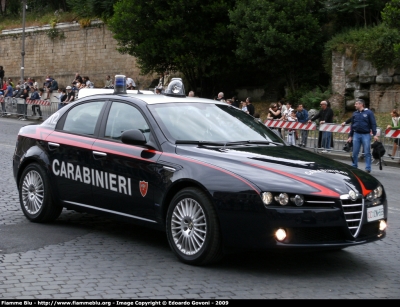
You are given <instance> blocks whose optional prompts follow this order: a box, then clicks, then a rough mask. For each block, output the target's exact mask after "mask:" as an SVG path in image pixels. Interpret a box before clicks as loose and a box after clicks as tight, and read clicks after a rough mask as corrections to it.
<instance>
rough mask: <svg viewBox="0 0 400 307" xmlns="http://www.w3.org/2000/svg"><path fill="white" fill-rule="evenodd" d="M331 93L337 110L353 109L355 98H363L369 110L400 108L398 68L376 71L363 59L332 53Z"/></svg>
mask: <svg viewBox="0 0 400 307" xmlns="http://www.w3.org/2000/svg"><path fill="white" fill-rule="evenodd" d="M332 91H333V93H334V94H335V97H336V99H337V100H338V101H339V102H338V103H336V105H334V106H336V107H339V108H340V107H342V106H345V108H346V109H348V110H352V109H354V102H355V99H357V98H362V99H364V100H365V101H366V103H367V105H368V106H369V108H374V109H375V110H376V111H377V112H390V111H391V110H392V109H394V108H399V105H400V68H399V69H395V68H385V69H382V70H380V71H378V70H377V69H376V68H375V67H373V66H372V64H371V63H370V62H368V61H367V60H365V59H364V58H363V57H362V56H361V57H360V58H358V59H357V60H353V59H350V58H348V57H346V56H345V55H342V54H339V53H333V54H332ZM338 97H340V99H339V98H338Z"/></svg>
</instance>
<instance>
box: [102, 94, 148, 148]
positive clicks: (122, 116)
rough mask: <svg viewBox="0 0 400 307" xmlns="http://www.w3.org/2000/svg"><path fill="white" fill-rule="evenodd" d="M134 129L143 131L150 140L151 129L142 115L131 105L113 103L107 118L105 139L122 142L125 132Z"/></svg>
mask: <svg viewBox="0 0 400 307" xmlns="http://www.w3.org/2000/svg"><path fill="white" fill-rule="evenodd" d="M133 129H135V130H136V129H138V130H140V131H142V132H143V133H144V135H145V137H146V139H147V140H148V139H149V133H150V129H149V126H148V125H147V122H146V120H145V119H144V117H143V115H142V113H140V111H139V110H138V109H136V108H135V107H133V106H131V105H129V104H126V103H122V102H113V103H112V106H111V109H110V113H109V115H108V118H107V125H106V132H105V135H104V137H106V138H110V139H113V140H121V135H122V133H123V132H124V131H126V130H133Z"/></svg>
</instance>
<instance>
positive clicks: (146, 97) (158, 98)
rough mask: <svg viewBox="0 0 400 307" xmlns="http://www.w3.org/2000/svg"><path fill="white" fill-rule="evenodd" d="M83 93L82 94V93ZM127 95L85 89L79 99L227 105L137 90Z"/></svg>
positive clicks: (111, 91) (196, 98) (104, 90)
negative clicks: (123, 99)
mask: <svg viewBox="0 0 400 307" xmlns="http://www.w3.org/2000/svg"><path fill="white" fill-rule="evenodd" d="M81 91H82V92H81ZM126 92H127V93H126V94H125V93H123V94H122V93H118V94H114V90H113V89H104V88H103V89H102V88H98V89H92V88H83V89H81V90H79V94H78V98H79V99H80V98H84V97H88V96H94V95H97V96H100V95H110V96H115V97H134V98H136V99H139V100H142V101H143V102H145V103H147V104H160V103H179V102H199V103H212V104H222V105H224V104H226V103H224V102H220V101H218V100H211V99H205V98H198V97H174V96H167V95H156V94H154V93H153V92H152V91H142V90H141V91H140V92H141V93H142V94H138V93H137V92H138V91H137V90H127V91H126Z"/></svg>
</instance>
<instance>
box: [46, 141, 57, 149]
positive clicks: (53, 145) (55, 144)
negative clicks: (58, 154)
mask: <svg viewBox="0 0 400 307" xmlns="http://www.w3.org/2000/svg"><path fill="white" fill-rule="evenodd" d="M47 146H48V147H49V149H50V150H54V149H57V148H58V147H60V144H58V143H53V142H49V143H48V144H47Z"/></svg>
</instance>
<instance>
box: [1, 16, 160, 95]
mask: <svg viewBox="0 0 400 307" xmlns="http://www.w3.org/2000/svg"><path fill="white" fill-rule="evenodd" d="M50 29H51V27H50V26H43V27H28V28H26V39H25V65H24V66H25V73H24V75H25V77H31V78H35V79H36V81H38V82H39V84H40V85H42V84H43V82H44V80H45V77H46V75H51V76H52V77H54V78H55V79H56V80H57V81H58V83H59V85H60V86H62V87H65V86H67V85H70V83H71V81H72V80H73V79H74V76H75V73H76V72H79V73H80V75H81V76H89V78H90V80H91V81H92V82H94V84H95V87H103V86H104V80H105V76H106V75H111V76H112V77H113V76H114V75H117V74H122V75H126V76H129V77H131V78H133V79H134V80H135V82H136V84H137V85H139V87H140V88H141V89H143V88H146V87H147V88H148V87H149V85H150V83H151V81H152V80H153V79H154V78H157V76H152V75H147V76H140V75H139V69H138V68H137V66H136V60H135V58H134V57H132V56H130V55H127V54H120V53H119V52H118V51H117V50H116V48H117V42H116V40H115V39H114V38H113V37H112V33H111V32H110V31H109V30H108V29H107V27H106V26H105V25H104V24H103V23H102V22H92V24H91V26H90V27H87V28H81V27H80V26H79V24H78V23H66V24H57V26H56V28H55V29H57V30H58V31H59V33H63V34H64V36H65V38H59V37H56V38H55V39H51V38H50V37H49V35H48V31H49V30H50ZM21 35H22V29H14V30H3V31H2V34H1V35H0V65H1V66H3V67H4V70H5V74H6V77H11V78H12V79H13V80H19V79H20V76H21V46H22V45H21V44H22V43H21V41H22V40H21Z"/></svg>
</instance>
